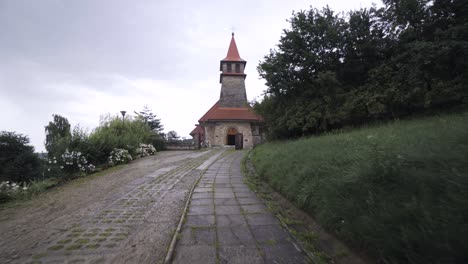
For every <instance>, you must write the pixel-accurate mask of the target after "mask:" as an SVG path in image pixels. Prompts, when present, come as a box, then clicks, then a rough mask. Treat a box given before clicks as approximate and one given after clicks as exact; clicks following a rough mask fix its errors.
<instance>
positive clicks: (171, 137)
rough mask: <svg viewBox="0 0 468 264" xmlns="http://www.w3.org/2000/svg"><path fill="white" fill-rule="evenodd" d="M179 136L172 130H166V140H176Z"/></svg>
mask: <svg viewBox="0 0 468 264" xmlns="http://www.w3.org/2000/svg"><path fill="white" fill-rule="evenodd" d="M179 138H180V136H179V135H178V134H177V132H175V131H174V130H171V131H169V132H167V141H168V142H176V141H178V140H179Z"/></svg>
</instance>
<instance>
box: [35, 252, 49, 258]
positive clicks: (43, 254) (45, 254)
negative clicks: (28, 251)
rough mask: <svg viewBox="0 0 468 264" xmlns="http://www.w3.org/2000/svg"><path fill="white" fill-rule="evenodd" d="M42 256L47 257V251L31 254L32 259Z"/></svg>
mask: <svg viewBox="0 0 468 264" xmlns="http://www.w3.org/2000/svg"><path fill="white" fill-rule="evenodd" d="M43 257H47V253H40V254H36V255H33V256H32V258H33V259H40V258H43Z"/></svg>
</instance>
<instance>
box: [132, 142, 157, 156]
mask: <svg viewBox="0 0 468 264" xmlns="http://www.w3.org/2000/svg"><path fill="white" fill-rule="evenodd" d="M135 152H136V154H137V155H136V158H140V157H146V156H149V155H154V154H155V153H156V148H155V147H154V146H153V145H151V144H140V146H139V147H138V148H137V149H136V150H135Z"/></svg>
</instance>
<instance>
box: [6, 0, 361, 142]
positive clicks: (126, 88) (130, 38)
mask: <svg viewBox="0 0 468 264" xmlns="http://www.w3.org/2000/svg"><path fill="white" fill-rule="evenodd" d="M310 4H313V5H314V6H315V7H321V6H324V5H326V4H329V5H330V6H331V7H332V8H333V9H335V10H339V11H341V10H348V9H351V8H359V7H361V6H370V1H352V2H351V1H346V0H342V1H338V0H336V1H322V0H320V1H313V2H309V1H303V0H290V1H280V0H278V1H267V0H261V1H251V0H241V1H236V2H225V1H214V0H213V1H169V0H168V1H150V0H143V1H121V0H119V1H116V0H107V1H96V0H86V1H82V0H80V1H66V0H41V1H34V0H29V1H27V0H4V1H0V32H1V34H0V58H1V60H0V105H1V106H2V108H3V109H4V110H3V111H0V130H14V131H18V132H21V133H25V134H27V135H29V136H30V137H31V139H32V143H33V144H34V145H35V146H36V149H38V150H43V149H44V147H43V140H44V131H43V130H44V126H45V125H46V124H47V123H48V121H49V120H51V115H52V114H54V113H58V114H62V115H64V116H66V117H68V118H69V120H70V122H71V123H72V124H77V123H80V124H81V125H83V126H85V127H89V128H90V129H92V128H94V127H95V126H97V125H98V121H99V116H100V115H102V114H105V113H118V111H119V110H122V109H126V110H128V111H131V112H133V110H139V109H141V108H142V107H143V106H144V105H149V106H150V107H151V108H152V109H153V111H154V112H155V113H156V114H158V116H159V117H160V118H162V121H163V123H164V125H165V128H166V131H167V130H176V131H177V132H179V133H180V134H182V135H183V136H187V137H188V133H189V132H190V131H191V129H192V128H193V125H194V124H195V123H196V122H197V120H198V118H199V117H200V116H201V115H203V114H204V112H205V111H207V110H208V108H209V107H211V105H212V104H213V103H214V102H215V101H216V100H217V98H218V96H219V89H220V84H219V83H218V80H219V71H218V69H219V68H218V67H219V60H221V59H223V58H224V56H225V55H226V52H227V48H228V45H229V41H230V32H231V27H234V30H235V32H236V41H237V45H238V48H239V51H240V54H241V57H243V58H244V59H246V60H247V61H248V63H247V68H246V73H247V75H248V77H247V80H246V84H247V93H248V97H249V99H252V98H254V97H256V96H259V95H260V94H261V93H262V91H263V90H264V89H265V87H264V84H263V83H264V82H263V81H262V80H259V77H258V74H257V72H256V69H255V68H256V66H257V64H258V61H259V60H261V59H262V58H263V56H264V55H265V54H266V53H268V51H269V49H271V48H274V46H275V45H276V43H277V42H278V39H279V37H280V35H281V33H282V29H284V28H286V27H287V26H288V23H287V22H286V19H287V18H289V17H290V16H291V12H292V11H293V10H299V9H307V8H309V5H310Z"/></svg>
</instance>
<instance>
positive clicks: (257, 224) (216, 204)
mask: <svg viewBox="0 0 468 264" xmlns="http://www.w3.org/2000/svg"><path fill="white" fill-rule="evenodd" d="M243 155H245V151H235V152H234V151H227V152H226V153H225V154H224V155H223V156H222V157H221V158H220V159H218V160H217V161H216V162H215V163H213V164H212V165H211V166H210V167H209V168H208V170H206V172H205V173H204V175H203V176H202V178H201V180H200V182H199V183H198V186H197V187H196V188H195V190H194V193H193V196H192V199H191V202H190V207H189V211H188V213H187V216H186V222H185V224H184V226H183V228H182V230H181V234H180V235H179V237H180V239H179V241H178V243H177V247H176V252H175V256H174V263H191V264H197V263H200V264H208V263H304V262H306V258H305V256H304V255H303V254H302V253H301V251H300V250H299V249H297V248H296V246H295V245H294V244H293V243H292V242H291V239H290V236H289V235H288V233H287V232H285V231H284V230H283V229H282V228H281V226H280V225H279V222H278V220H277V219H276V218H275V217H274V216H273V215H272V214H271V213H270V212H268V210H267V209H266V207H265V205H264V204H263V202H262V201H261V200H259V199H258V198H257V196H256V195H255V193H253V192H252V191H250V190H249V188H248V187H247V185H246V184H245V183H244V182H243V176H242V173H241V165H240V164H241V159H242V157H243Z"/></svg>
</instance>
